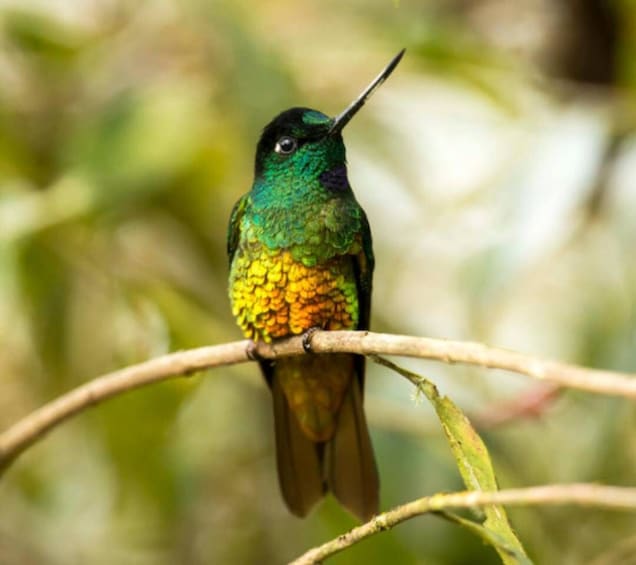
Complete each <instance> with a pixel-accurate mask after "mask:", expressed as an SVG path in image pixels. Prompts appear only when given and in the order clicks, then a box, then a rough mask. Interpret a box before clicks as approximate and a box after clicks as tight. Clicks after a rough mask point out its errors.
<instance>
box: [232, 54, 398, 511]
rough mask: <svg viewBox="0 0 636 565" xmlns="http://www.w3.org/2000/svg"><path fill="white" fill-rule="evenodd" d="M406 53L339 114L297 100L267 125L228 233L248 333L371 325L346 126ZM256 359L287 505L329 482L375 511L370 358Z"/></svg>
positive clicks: (367, 259)
mask: <svg viewBox="0 0 636 565" xmlns="http://www.w3.org/2000/svg"><path fill="white" fill-rule="evenodd" d="M400 57H401V54H400V55H399V56H398V57H396V58H395V59H394V61H392V63H391V64H390V65H389V67H387V69H386V70H385V71H384V73H383V74H382V75H380V76H379V77H378V79H376V81H374V83H373V84H372V85H371V86H370V87H369V88H368V89H367V91H366V92H365V93H364V94H363V96H361V97H360V98H359V99H358V100H357V101H356V102H355V103H354V104H353V105H352V106H351V107H350V108H349V109H348V110H347V111H345V112H344V113H343V114H341V115H340V116H338V117H337V118H333V119H332V118H329V117H328V116H326V115H324V114H322V113H321V112H318V111H316V110H311V109H308V108H292V109H291V110H287V111H286V112H283V113H281V114H280V115H279V116H277V117H276V118H275V119H274V120H273V121H272V122H271V123H270V124H269V125H268V126H267V127H266V128H265V129H264V130H263V134H262V135H261V138H260V141H259V143H258V146H257V150H256V166H255V178H254V184H253V186H252V190H251V191H250V192H249V193H248V194H246V195H245V196H243V197H242V198H241V199H240V200H239V202H237V204H236V206H235V207H234V210H233V211H232V217H231V220H230V229H229V232H228V255H229V257H230V263H231V269H230V299H231V302H232V311H233V313H234V315H235V316H236V318H237V321H238V323H239V325H240V326H241V328H242V329H243V332H244V334H245V335H246V336H247V337H249V338H251V339H254V340H260V339H262V340H265V341H271V340H273V339H278V338H284V337H287V336H290V335H298V334H302V333H304V332H306V331H308V330H310V329H312V328H315V327H318V328H321V329H325V330H334V329H367V328H368V327H369V311H370V300H371V286H372V275H373V266H374V259H373V252H372V247H371V233H370V230H369V225H368V222H367V219H366V216H365V214H364V211H363V210H362V208H361V207H360V205H359V204H358V203H357V201H356V199H355V197H354V195H353V192H352V190H351V187H350V185H349V182H348V179H347V172H346V165H345V146H344V143H343V140H342V135H341V133H340V132H341V129H342V127H343V126H344V124H346V123H347V122H348V121H349V119H350V118H351V116H352V115H353V114H354V113H355V112H356V111H357V110H358V109H359V108H360V107H361V106H362V104H363V103H364V101H365V100H366V98H367V97H368V95H369V94H370V92H372V91H373V90H374V89H375V88H376V87H377V85H378V84H380V83H381V82H382V81H383V80H384V79H385V78H386V76H388V74H389V73H390V72H391V71H392V69H393V68H394V67H395V65H396V64H397V62H398V61H399V58H400ZM261 368H262V370H263V374H264V375H265V378H266V379H267V382H268V383H269V385H270V387H271V389H272V394H273V398H274V415H275V426H276V444H277V461H278V470H279V480H280V485H281V490H282V492H283V497H284V499H285V501H286V503H287V505H288V506H289V508H290V509H291V511H292V512H294V513H295V514H297V515H299V516H304V515H306V514H307V512H309V510H310V509H311V508H312V506H313V505H314V504H315V502H316V501H317V500H319V499H320V498H322V496H323V495H324V493H325V491H326V490H327V489H329V490H331V491H332V492H333V493H334V495H335V496H336V498H338V500H339V501H340V502H341V503H342V504H343V505H344V506H345V507H347V508H348V509H349V510H350V511H352V512H353V513H354V514H355V515H357V516H358V517H359V518H361V519H367V518H369V517H370V516H372V515H373V514H375V513H376V512H377V510H378V475H377V470H376V466H375V460H374V457H373V450H372V447H371V441H370V438H369V433H368V430H367V426H366V420H365V417H364V413H363V411H362V391H363V384H364V358H363V357H359V356H355V355H349V354H339V355H329V356H322V355H307V356H303V357H298V358H292V359H283V360H279V361H277V362H276V363H272V362H268V361H262V362H261Z"/></svg>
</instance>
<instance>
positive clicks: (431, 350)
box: [0, 331, 636, 472]
mask: <svg viewBox="0 0 636 565" xmlns="http://www.w3.org/2000/svg"><path fill="white" fill-rule="evenodd" d="M302 341H303V339H302V337H301V336H298V337H293V338H290V339H286V340H283V341H280V342H277V343H274V344H266V343H258V344H256V345H254V344H252V342H250V341H236V342H232V343H228V344H223V345H216V346H210V347H201V348H198V349H191V350H188V351H181V352H177V353H171V354H169V355H165V356H163V357H158V358H157V359H152V360H150V361H146V362H145V363H140V364H139V365H132V366H130V367H126V368H124V369H121V370H119V371H115V372H113V373H108V374H106V375H103V376H101V377H98V378H96V379H94V380H92V381H90V382H88V383H86V384H84V385H82V386H80V387H78V388H76V389H74V390H72V391H70V392H68V393H66V394H64V395H62V396H60V397H59V398H57V399H55V400H53V401H51V402H50V403H48V404H46V405H44V406H42V407H41V408H39V409H38V410H35V411H34V412H32V413H31V414H29V415H27V416H25V417H24V418H23V419H22V420H20V421H18V422H17V423H16V424H14V425H13V426H11V427H10V428H9V429H7V430H6V431H4V432H3V433H2V434H0V472H2V470H4V469H6V468H7V467H8V466H9V465H10V464H11V463H12V462H13V461H14V460H15V458H16V457H18V456H19V455H20V454H21V453H22V452H24V451H25V450H26V449H27V448H28V447H29V446H30V445H32V444H33V443H35V442H36V441H38V440H39V439H40V438H42V437H43V436H44V435H45V434H46V433H47V432H48V431H50V430H51V429H53V428H55V427H56V426H58V425H59V424H61V423H62V422H64V421H65V420H67V419H68V418H71V417H72V416H74V415H75V414H79V413H81V412H83V411H84V410H86V409H87V408H89V407H90V406H94V405H96V404H99V403H100V402H103V401H104V400H106V399H108V398H112V397H113V396H116V395H119V394H122V393H124V392H126V391H129V390H133V389H136V388H140V387H142V386H145V385H149V384H151V383H156V382H159V381H163V380H166V379H169V378H173V377H180V376H186V375H190V374H192V373H194V372H196V371H200V370H203V369H210V368H213V367H221V366H225V365H231V364H236V363H244V362H247V361H251V360H254V358H263V359H277V358H280V357H288V356H291V355H300V354H303V353H304V349H303V343H302ZM311 348H312V351H313V352H314V353H358V354H361V355H371V354H377V355H397V356H403V357H418V358H421V359H430V360H436V361H442V362H444V363H463V364H469V365H477V366H480V367H487V368H491V369H504V370H507V371H512V372H515V373H520V374H523V375H527V376H529V377H532V378H535V379H539V380H543V381H550V382H553V383H557V384H559V385H561V386H564V387H570V388H576V389H580V390H586V391H588V392H594V393H598V394H607V395H615V396H622V397H626V398H636V374H626V373H623V374H621V373H617V372H612V371H602V370H595V369H586V368H583V367H579V366H576V365H568V364H565V363H559V362H556V361H548V360H544V359H540V358H537V357H532V356H529V355H524V354H522V353H516V352H514V351H509V350H505V349H497V348H494V347H488V346H486V345H483V344H480V343H473V342H461V341H450V340H441V339H431V338H424V337H411V336H401V335H392V334H380V333H371V332H346V331H334V332H316V333H315V334H313V335H312V337H311Z"/></svg>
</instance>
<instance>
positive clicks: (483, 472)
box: [372, 356, 529, 565]
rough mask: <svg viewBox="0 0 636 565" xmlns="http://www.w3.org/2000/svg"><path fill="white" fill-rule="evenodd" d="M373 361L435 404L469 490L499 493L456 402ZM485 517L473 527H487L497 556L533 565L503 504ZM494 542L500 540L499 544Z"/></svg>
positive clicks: (382, 361)
mask: <svg viewBox="0 0 636 565" xmlns="http://www.w3.org/2000/svg"><path fill="white" fill-rule="evenodd" d="M372 359H373V360H374V361H376V362H377V363H380V364H381V365H384V366H385V367H389V368H390V369H393V370H394V371H396V372H397V373H399V374H400V375H402V376H403V377H406V378H407V379H409V380H410V381H411V382H412V383H413V384H415V386H417V388H418V391H421V392H422V393H424V395H425V396H426V398H428V400H429V401H430V402H431V404H432V405H433V407H434V408H435V411H436V412H437V416H438V418H439V420H440V423H441V424H442V429H443V430H444V433H445V434H446V438H447V440H448V443H449V444H450V447H451V450H452V452H453V455H454V456H455V461H456V462H457V467H458V469H459V472H460V474H461V476H462V479H463V480H464V484H465V485H466V487H467V488H468V489H469V490H480V491H487V492H494V491H496V490H498V487H497V479H496V478H495V471H494V469H493V466H492V462H491V460H490V455H489V454H488V449H486V445H485V444H484V442H483V441H482V439H481V438H480V437H479V434H478V433H477V432H476V431H475V428H473V426H472V425H471V423H470V421H469V420H468V418H467V417H466V416H465V415H464V413H463V412H462V411H461V410H460V409H459V408H458V407H457V406H456V405H455V403H454V402H453V401H452V400H451V399H450V398H448V397H446V396H441V395H440V394H439V391H438V390H437V387H436V386H435V385H434V384H433V383H432V382H431V381H429V380H427V379H425V378H424V377H422V376H420V375H417V374H416V373H413V372H411V371H407V370H406V369H403V368H402V367H399V366H397V365H395V364H394V363H391V362H390V361H387V360H386V359H383V358H381V357H377V356H372ZM484 515H485V518H486V519H485V521H484V523H483V525H482V526H478V525H477V524H474V522H473V524H474V525H475V527H482V528H485V529H486V530H487V531H489V532H491V533H492V534H493V535H492V536H490V537H489V538H487V537H484V535H482V534H481V533H480V536H481V537H482V539H484V540H485V541H487V542H488V543H491V545H493V547H494V548H495V549H496V550H497V553H499V557H500V558H501V560H502V561H503V562H504V563H506V564H507V565H508V564H510V565H517V564H523V563H529V560H528V557H527V556H526V553H525V550H524V549H523V546H522V545H521V542H520V541H519V539H518V538H517V536H516V535H515V533H514V531H513V530H512V527H511V525H510V522H509V521H508V516H507V514H506V511H505V509H504V507H503V506H501V505H499V504H492V505H490V506H486V507H485V508H484ZM466 522H469V521H466ZM463 525H466V524H463ZM493 540H498V541H496V542H495V541H493ZM502 544H503V545H502ZM511 549H512V550H514V552H513V553H511V551H510V550H511ZM517 554H519V555H521V556H523V558H524V560H519V558H518V557H516V555H517Z"/></svg>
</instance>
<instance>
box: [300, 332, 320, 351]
mask: <svg viewBox="0 0 636 565" xmlns="http://www.w3.org/2000/svg"><path fill="white" fill-rule="evenodd" d="M321 329H322V328H319V327H318V326H314V327H313V328H309V329H308V330H307V331H306V332H304V333H303V350H304V351H305V353H312V352H313V351H312V349H311V339H312V338H313V337H314V334H315V333H316V332H319V331H321Z"/></svg>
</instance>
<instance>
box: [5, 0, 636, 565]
mask: <svg viewBox="0 0 636 565" xmlns="http://www.w3.org/2000/svg"><path fill="white" fill-rule="evenodd" d="M635 34H636V6H635V5H634V2H633V1H631V0H617V1H615V2H605V1H602V0H559V1H554V0H519V1H518V2H506V1H501V0H454V1H449V2H433V1H423V0H420V1H416V0H413V1H409V0H399V1H395V2H393V1H391V0H372V1H369V2H361V1H359V0H358V1H353V2H349V3H346V4H345V3H341V2H336V1H335V0H327V1H323V2H318V1H317V0H295V1H292V0H275V1H273V2H263V3H252V2H248V1H246V0H234V1H229V0H207V1H204V0H182V1H178V0H134V1H129V0H85V1H84V2H79V1H77V0H75V1H73V0H40V1H36V0H13V1H9V0H5V1H4V2H2V3H1V4H0V426H1V427H2V428H6V427H7V426H9V425H10V424H11V423H13V422H15V421H16V420H17V419H19V418H20V417H22V416H23V415H25V414H27V413H29V412H30V411H31V410H33V409H35V408H36V407H38V406H40V405H41V404H43V403H44V402H46V401H48V400H50V399H52V398H54V397H55V396H57V395H59V394H61V393H63V392H64V391H67V390H69V389H70V388H72V387H74V386H77V385H79V384H81V383H84V382H86V381H87V380H89V379H91V378H92V377H95V376H97V375H99V374H101V373H103V372H106V371H109V370H112V369H115V368H119V367H122V366H125V365H127V364H131V363H135V362H138V361H142V360H145V359H147V358H148V357H151V356H155V355H160V354H162V353H165V352H168V351H173V350H177V349H181V348H187V347H193V346H200V345H204V344H214V343H222V342H225V341H230V340H234V339H239V338H240V332H239V331H238V329H237V328H236V327H235V325H234V322H233V320H232V317H231V314H230V310H229V306H228V300H227V298H226V279H227V261H226V257H225V230H226V224H227V219H228V217H229V213H230V210H231V207H232V204H233V203H234V201H235V200H236V199H237V198H238V197H239V195H240V194H242V193H243V192H245V191H246V190H247V189H248V188H249V186H250V183H251V180H252V166H253V165H252V163H253V151H254V146H255V143H256V140H257V137H258V134H259V131H260V129H261V128H262V127H263V125H265V123H267V122H268V121H269V120H270V119H271V118H272V117H273V116H274V115H275V114H277V113H278V112H279V111H281V110H283V109H285V108H287V107H290V106H294V105H303V106H310V107H315V108H318V109H320V110H322V111H324V112H326V113H329V114H331V115H334V114H336V113H338V112H339V111H341V110H342V109H343V108H344V107H345V106H346V104H348V102H349V101H350V100H351V99H352V98H353V97H354V96H355V95H357V93H358V92H359V91H360V89H361V88H362V87H363V86H364V85H366V84H367V83H368V82H369V80H370V79H371V78H372V77H374V76H375V75H376V74H377V72H378V71H379V70H380V69H381V68H382V67H383V65H384V64H385V63H386V62H387V61H388V60H389V59H390V57H391V56H392V55H393V54H394V53H396V52H397V51H398V50H399V49H400V48H401V47H407V49H408V51H407V56H406V58H405V60H404V62H403V63H402V65H401V66H400V68H398V70H397V72H396V73H395V75H394V76H393V77H391V80H390V81H389V82H388V83H387V84H386V85H385V86H384V87H383V88H382V89H381V90H380V91H379V92H378V93H377V94H376V96H375V97H374V98H373V100H372V102H370V103H369V105H368V106H366V107H365V109H364V110H363V111H362V112H361V113H360V114H359V115H358V117H356V120H355V121H354V122H352V124H351V125H349V126H348V128H347V130H346V141H347V146H348V157H349V168H350V178H351V181H352V184H353V186H354V189H355V190H356V193H357V196H358V199H359V200H360V202H361V203H362V204H363V206H364V207H365V209H366V210H367V212H368V215H369V218H370V222H371V226H372V230H373V234H374V238H375V249H376V257H377V270H376V279H375V293H374V301H375V305H374V310H373V322H372V327H373V329H376V330H378V331H390V332H399V333H409V334H416V335H431V336H435V337H449V338H455V339H471V340H481V341H485V342H488V343H491V344H493V345H499V346H504V347H511V348H516V349H520V350H522V351H526V352H529V353H535V354H538V355H542V356H550V357H555V358H559V359H561V360H565V361H572V362H578V363H583V364H587V365H590V366H594V367H605V368H610V369H617V370H627V371H634V370H636V306H635V304H636V221H635V220H634V218H635V217H636V138H635V137H634V134H633V132H634V125H635V124H636V108H635V104H634V90H635V89H636V63H635V61H636V45H635V43H634V37H635ZM408 366H409V367H411V368H414V369H415V370H418V371H423V372H425V373H426V374H427V376H428V377H429V378H431V379H432V380H434V381H435V382H436V383H437V384H438V385H439V386H440V388H441V390H442V392H443V393H445V394H448V395H450V396H451V397H452V398H453V399H454V400H455V401H456V402H457V403H458V404H460V405H461V406H462V407H463V408H464V409H465V410H466V411H467V412H469V413H470V414H473V415H474V420H475V422H476V424H477V426H478V429H480V430H481V431H482V433H483V437H484V439H485V441H486V443H487V445H488V447H489V449H490V450H491V455H492V457H493V462H494V465H495V469H496V471H497V472H498V476H499V481H500V485H501V486H502V487H518V486H527V485H533V484H541V483H551V482H565V481H601V482H608V483H613V484H619V485H633V484H634V482H635V478H636V413H635V410H634V406H633V404H632V403H629V402H627V401H623V400H620V399H611V398H603V397H595V396H591V395H587V394H582V393H574V392H564V393H563V394H562V395H561V396H560V397H559V398H558V399H557V400H555V401H554V402H552V403H550V404H549V405H548V406H545V407H543V410H542V411H541V413H540V414H539V415H538V416H537V417H536V418H516V419H514V420H513V421H511V422H508V423H506V424H505V425H499V426H492V425H488V426H487V425H486V424H487V423H488V422H489V421H490V422H492V420H493V419H495V420H496V419H497V416H498V414H499V413H500V412H501V411H503V410H504V407H505V403H506V402H507V401H509V400H511V399H512V400H514V399H518V398H520V397H521V398H523V397H524V396H525V395H529V394H535V393H536V389H537V384H536V383H529V382H528V381H527V380H525V379H522V378H520V377H514V376H511V375H507V374H499V373H496V372H493V371H481V370H476V369H470V368H466V367H445V366H440V365H438V364H433V363H415V362H412V363H408ZM368 391H369V392H368V394H367V412H368V417H369V420H370V424H371V428H372V435H373V437H374V443H375V446H376V452H377V457H378V462H379V467H380V472H381V477H382V489H383V490H382V507H383V508H384V509H388V508H390V507H392V506H395V505H397V504H399V503H402V502H406V501H409V500H412V499H414V498H417V497H419V496H423V495H427V494H432V493H434V492H437V491H440V490H454V489H459V488H461V480H460V478H459V474H458V472H457V470H456V469H455V467H454V463H453V459H452V456H451V454H450V451H449V449H448V447H447V445H446V443H445V440H444V439H443V437H442V434H441V432H440V430H439V429H438V425H437V424H436V420H435V416H434V414H433V412H432V411H431V410H430V409H429V408H428V407H426V406H423V405H418V404H417V403H415V402H414V401H413V398H412V389H411V387H410V386H409V385H407V384H406V383H403V382H401V381H400V379H399V378H397V377H396V376H395V375H393V374H389V373H388V372H387V371H386V370H384V369H381V368H378V367H371V368H370V371H369V378H368ZM270 411H271V406H270V398H269V393H268V391H267V390H266V387H265V386H264V384H263V383H262V382H261V379H260V376H259V375H258V372H257V370H256V368H255V367H253V366H241V367H235V368H228V369H224V370H218V371H214V372H211V373H210V374H206V375H197V376H196V377H194V378H192V379H188V380H181V381H179V382H171V383H165V384H162V385H159V386H155V387H151V388H148V389H144V390H141V391H138V392H134V393H131V394H128V395H126V396H123V397H121V398H118V399H116V400H113V401H109V402H107V403H106V404H104V405H102V406H99V407H97V408H95V409H93V410H91V411H89V412H88V413H85V414H83V415H81V416H80V417H78V418H76V419H74V420H73V421H71V422H68V423H67V424H65V425H64V426H62V427H61V428H59V429H58V430H56V431H55V432H53V433H52V434H51V435H50V437H48V438H47V439H46V440H45V441H43V442H42V443H41V444H39V445H37V446H35V447H34V448H32V449H31V450H29V451H28V452H27V453H26V454H25V455H24V456H23V457H21V459H20V460H19V461H18V462H17V463H16V464H15V465H14V466H13V467H12V468H11V469H10V470H9V471H8V472H7V474H6V475H5V476H4V477H3V480H2V484H0V562H1V563H2V564H4V565H28V564H54V565H57V564H59V565H66V564H74V563H77V564H80V563H81V564H90V565H93V564H95V565H98V564H135V565H144V564H148V565H155V564H160V565H161V564H173V563H179V564H192V565H199V564H201V565H204V564H211V563H281V562H284V561H285V560H288V559H291V558H292V557H294V556H296V555H298V554H299V553H301V552H302V551H303V550H305V549H307V548H309V547H310V546H311V545H313V544H317V543H319V542H322V541H325V540H327V539H329V538H331V537H333V536H336V535H338V534H339V533H341V532H343V531H345V530H346V529H347V528H349V527H351V526H352V525H353V524H354V522H353V520H352V519H351V518H350V517H349V516H347V515H345V514H344V513H343V512H342V511H341V510H340V509H339V508H338V507H337V505H336V504H334V503H333V502H332V501H330V500H328V501H327V502H326V503H325V504H323V505H322V506H321V507H320V509H319V510H318V511H316V512H315V513H314V514H313V515H312V516H311V517H309V518H308V519H306V520H304V521H301V520H298V519H296V518H294V517H292V516H290V515H289V514H288V513H287V511H286V510H285V508H284V507H283V504H282V502H281V499H280V496H279V493H278V486H277V482H276V478H275V461H274V458H273V433H272V431H273V430H272V421H271V413H270ZM480 423H481V427H480ZM510 516H511V519H512V521H513V524H514V525H515V527H516V529H517V532H518V535H519V537H520V538H521V540H522V541H523V543H524V545H525V546H526V549H527V550H528V552H529V554H530V556H531V557H532V558H533V559H535V560H536V562H537V563H560V564H570V563H571V564H578V563H583V562H585V563H590V562H593V563H596V564H597V565H599V564H609V563H628V562H629V563H636V535H635V534H634V532H636V517H635V516H633V515H630V514H615V513H607V512H601V511H596V510H580V509H570V508H550V509H539V508H533V509H514V510H511V512H510ZM496 562H497V558H496V555H495V553H494V551H492V550H491V549H489V548H487V547H485V546H483V545H482V544H481V542H479V541H478V540H476V539H474V538H473V537H471V535H470V534H468V533H466V532H464V531H462V530H460V529H458V528H457V527H456V526H453V525H452V524H449V523H446V522H443V521H441V520H438V519H437V518H435V517H425V518H421V519H418V520H414V521H412V522H410V523H408V524H405V525H403V526H400V527H398V528H397V529H395V530H393V531H391V532H388V533H384V534H382V535H380V536H376V537H375V538H374V539H372V540H369V541H367V542H364V543H363V544H360V545H359V546H357V547H355V548H353V549H351V550H349V551H348V552H346V553H345V554H343V555H340V556H338V557H336V558H334V559H333V563H369V564H371V563H440V564H455V563H456V564H460V563H496Z"/></svg>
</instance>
